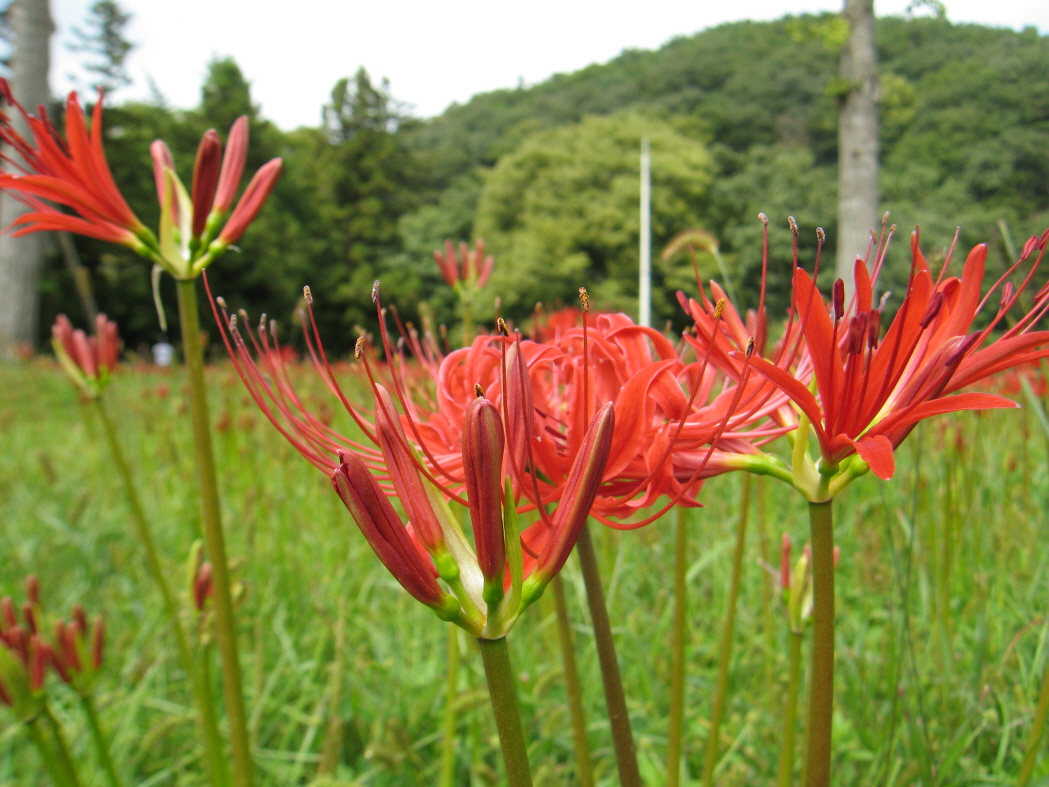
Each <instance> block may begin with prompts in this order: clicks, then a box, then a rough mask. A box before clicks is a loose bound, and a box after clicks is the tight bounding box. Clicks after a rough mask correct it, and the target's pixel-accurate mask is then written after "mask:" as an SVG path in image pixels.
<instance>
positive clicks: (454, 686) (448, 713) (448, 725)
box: [440, 626, 459, 787]
mask: <svg viewBox="0 0 1049 787" xmlns="http://www.w3.org/2000/svg"><path fill="white" fill-rule="evenodd" d="M458 694H459V627H458V626H449V627H448V677H447V678H446V681H445V689H444V730H443V735H442V737H441V780H440V787H452V785H453V784H454V783H455V744H456V740H457V737H456V734H455V725H456V707H455V701H456V699H457V697H458Z"/></svg>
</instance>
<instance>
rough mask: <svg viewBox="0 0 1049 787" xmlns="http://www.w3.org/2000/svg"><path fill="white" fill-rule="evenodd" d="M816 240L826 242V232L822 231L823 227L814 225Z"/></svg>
mask: <svg viewBox="0 0 1049 787" xmlns="http://www.w3.org/2000/svg"><path fill="white" fill-rule="evenodd" d="M816 240H818V241H819V242H820V243H826V242H827V233H826V232H824V231H823V227H816Z"/></svg>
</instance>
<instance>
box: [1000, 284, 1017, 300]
mask: <svg viewBox="0 0 1049 787" xmlns="http://www.w3.org/2000/svg"><path fill="white" fill-rule="evenodd" d="M1015 291H1016V287H1014V286H1013V283H1012V282H1011V281H1007V282H1006V283H1005V284H1004V285H1003V286H1002V301H1001V303H1002V306H1006V305H1008V303H1009V301H1011V300H1012V299H1013V293H1014V292H1015Z"/></svg>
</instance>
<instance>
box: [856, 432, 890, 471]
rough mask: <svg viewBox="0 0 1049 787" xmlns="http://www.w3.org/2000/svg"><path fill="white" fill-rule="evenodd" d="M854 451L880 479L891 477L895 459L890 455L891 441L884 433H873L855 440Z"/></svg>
mask: <svg viewBox="0 0 1049 787" xmlns="http://www.w3.org/2000/svg"><path fill="white" fill-rule="evenodd" d="M855 446H856V453H858V454H859V455H860V458H861V459H862V460H863V461H864V462H866V463H867V464H869V465H870V467H871V472H873V473H874V475H876V476H878V478H881V479H882V480H886V481H887V480H888V479H890V478H892V474H893V473H895V472H896V460H895V458H894V457H893V455H892V443H890V442H889V438H887V437H886V436H885V435H881V434H879V435H875V436H874V437H868V438H864V439H862V440H857V441H856V442H855Z"/></svg>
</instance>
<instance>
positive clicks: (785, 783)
mask: <svg viewBox="0 0 1049 787" xmlns="http://www.w3.org/2000/svg"><path fill="white" fill-rule="evenodd" d="M789 636H790V654H789V658H790V677H789V680H788V683H787V705H786V707H785V708H784V709H783V743H782V745H781V746H780V750H779V778H778V779H777V780H776V786H777V787H791V785H793V784H794V728H795V727H797V723H796V722H795V720H794V719H795V715H796V713H797V707H798V683H799V682H800V681H801V643H802V641H803V640H804V639H805V636H804V635H803V634H798V633H797V632H794V631H792V632H790V634H789Z"/></svg>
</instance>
